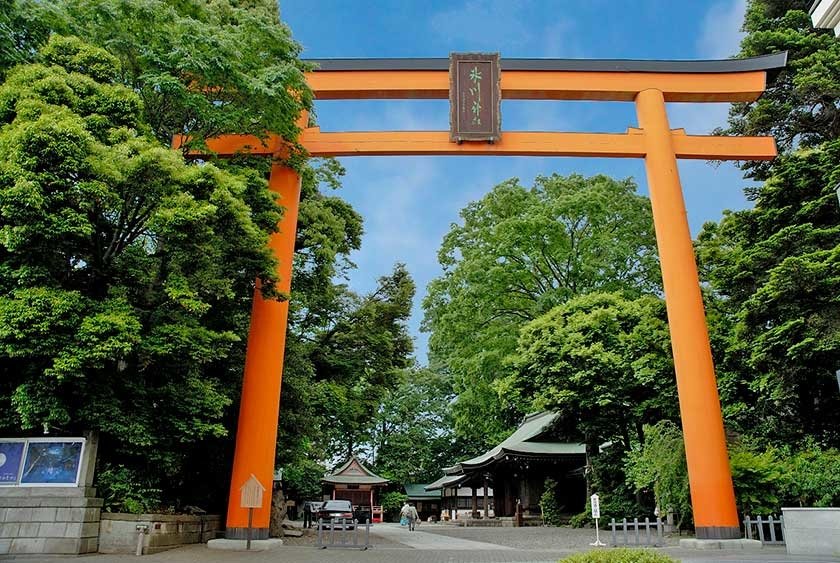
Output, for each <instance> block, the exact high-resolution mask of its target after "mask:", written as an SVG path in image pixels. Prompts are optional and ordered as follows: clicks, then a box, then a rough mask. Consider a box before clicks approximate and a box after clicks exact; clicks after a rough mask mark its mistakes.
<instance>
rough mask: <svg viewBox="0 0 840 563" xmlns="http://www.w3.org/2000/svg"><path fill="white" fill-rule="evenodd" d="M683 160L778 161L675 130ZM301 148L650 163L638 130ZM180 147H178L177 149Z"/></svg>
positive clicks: (253, 145) (358, 141) (338, 142)
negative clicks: (488, 140)
mask: <svg viewBox="0 0 840 563" xmlns="http://www.w3.org/2000/svg"><path fill="white" fill-rule="evenodd" d="M672 137H673V142H674V151H675V153H676V156H677V158H683V159H700V160H770V159H772V158H774V157H775V156H776V144H775V142H774V140H773V139H772V138H771V137H719V136H710V135H686V134H685V132H684V131H682V130H681V129H677V130H675V131H672ZM299 141H300V143H301V144H302V145H303V146H304V147H305V148H306V150H307V151H308V152H309V154H310V155H312V156H321V157H323V156H399V155H406V156H407V155H414V156H418V155H424V156H432V155H457V154H460V155H476V156H579V157H607V158H644V156H645V154H647V149H646V143H645V135H644V133H643V132H641V131H640V130H638V129H631V130H630V131H629V132H628V133H555V132H534V131H506V132H505V133H504V134H503V135H502V139H501V141H499V142H497V143H495V144H489V143H484V142H464V143H462V144H460V145H458V144H455V143H452V142H451V141H450V140H449V132H448V131H352V132H340V133H338V132H336V133H329V132H322V131H321V130H320V129H319V128H317V127H311V128H308V129H305V130H304V131H303V132H302V133H301V136H300V138H299ZM177 145H178V143H176V146H177ZM207 145H208V148H209V149H210V151H211V152H212V153H215V154H216V155H219V156H232V155H234V154H238V153H249V154H254V155H273V154H278V153H280V152H281V151H282V147H283V143H282V141H281V140H280V139H279V138H278V137H277V136H274V135H271V136H269V137H267V138H266V139H264V140H260V139H259V138H257V137H254V136H250V135H226V136H224V137H219V138H216V139H211V140H210V141H208V143H207Z"/></svg>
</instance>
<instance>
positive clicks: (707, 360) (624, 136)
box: [176, 53, 786, 539]
mask: <svg viewBox="0 0 840 563" xmlns="http://www.w3.org/2000/svg"><path fill="white" fill-rule="evenodd" d="M312 62H314V63H316V64H317V65H318V67H319V68H318V70H316V71H313V72H310V73H309V74H308V75H307V82H308V84H309V86H310V87H311V88H312V90H313V92H314V93H315V97H316V99H319V100H362V99H446V98H450V99H451V100H452V102H453V103H452V114H451V120H452V124H453V129H452V130H451V131H365V132H341V133H327V132H322V131H321V130H320V128H318V127H306V125H307V121H308V116H307V115H301V116H300V120H299V124H300V125H301V126H302V127H303V131H302V133H301V135H300V138H299V142H300V144H301V145H303V147H305V148H306V150H307V151H308V152H309V154H310V155H311V156H315V157H319V156H320V157H329V156H390V155H464V156H466V155H498V156H577V157H613V158H644V159H645V169H646V171H647V181H648V186H649V190H650V200H651V206H652V209H653V220H654V226H655V229H656V240H657V245H658V248H659V257H660V262H661V267H662V278H663V283H664V290H665V301H666V306H667V311H668V323H669V327H670V332H671V343H672V348H673V354H674V370H675V372H676V377H677V391H678V394H679V402H680V413H681V418H682V426H683V433H684V438H685V453H686V458H687V462H688V473H689V481H690V485H691V502H692V507H693V509H694V520H695V524H696V531H697V537H698V538H709V539H729V538H739V537H741V533H740V527H739V522H738V515H737V512H736V509H735V494H734V490H733V488H732V477H731V475H730V472H729V458H728V455H727V450H726V438H725V435H724V428H723V419H722V417H721V410H720V401H719V398H718V391H717V383H716V381H715V372H714V366H713V364H712V354H711V349H710V347H709V336H708V332H707V328H706V319H705V314H704V309H703V301H702V298H701V294H700V284H699V280H698V276H697V266H696V264H695V261H694V250H693V247H692V241H691V234H690V232H689V227H688V220H687V217H686V211H685V203H684V201H683V195H682V188H681V186H680V177H679V172H678V170H677V159H678V158H687V159H701V160H770V159H772V158H774V157H775V156H776V145H775V141H774V140H773V139H772V138H771V137H715V136H706V135H687V134H686V133H685V131H684V130H683V129H671V126H670V125H669V124H668V116H667V113H666V110H665V103H666V102H751V101H754V100H756V99H757V98H758V97H759V96H760V95H761V93H762V92H763V91H764V90H765V87H766V83H767V75H768V73H769V72H773V71H777V70H778V69H781V68H783V67H784V66H785V62H786V53H779V54H775V55H769V56H765V57H756V58H751V59H740V60H737V59H732V60H722V61H624V60H612V61H609V60H569V59H502V60H501V61H499V59H498V56H489V57H488V56H487V55H475V54H453V55H452V57H450V60H447V59H328V60H316V61H312ZM464 65H467V66H464ZM470 65H472V66H470ZM450 66H451V68H450ZM494 72H495V74H494ZM501 99H510V100H592V101H624V102H635V104H636V112H637V115H638V120H639V123H638V125H639V127H638V128H636V127H631V128H629V129H628V130H627V132H625V133H560V132H525V131H505V132H501V131H500V128H499V124H500V118H499V115H498V111H499V108H500V101H501ZM178 143H179V141H178V140H177V139H176V145H177V144H178ZM208 146H209V148H210V150H211V151H212V152H214V153H215V154H217V155H220V156H232V155H234V154H237V153H243V152H246V153H251V154H255V155H265V156H267V157H275V162H274V164H273V166H272V168H271V176H270V178H269V188H270V189H271V190H273V191H274V192H276V193H278V194H279V196H280V202H281V203H282V205H283V206H284V207H285V209H286V212H285V214H284V215H283V218H282V219H281V221H280V224H279V232H278V233H276V234H274V235H273V236H272V237H271V240H270V242H269V245H270V247H271V248H272V250H273V251H274V253H275V255H276V256H277V258H278V260H279V265H278V274H279V277H280V282H279V284H278V285H279V289H280V290H281V291H284V292H288V291H290V289H291V277H292V256H293V252H294V242H295V229H296V225H297V214H298V203H299V197H300V178H299V176H298V175H297V174H296V173H295V171H294V170H292V169H290V168H287V167H285V166H283V165H282V164H281V163H280V162H279V158H280V157H282V156H283V153H284V148H285V143H284V141H283V140H282V139H281V138H279V137H277V136H276V135H274V136H272V135H269V137H268V139H267V140H265V141H261V140H260V139H258V138H256V137H251V136H243V135H226V136H223V137H219V138H216V139H213V140H211V141H210V142H208ZM287 317H288V302H282V303H281V302H277V301H271V300H265V299H263V298H262V296H261V295H260V292H259V290H257V291H256V292H255V294H254V302H253V309H252V312H251V327H250V332H249V335H248V350H247V354H246V359H245V375H244V381H243V386H242V402H241V406H240V412H239V426H238V429H237V433H236V452H235V454H234V462H233V476H232V478H231V487H230V501H229V506H228V513H227V536H228V537H229V538H240V539H241V538H244V537H245V534H246V529H247V526H248V510H247V509H245V508H241V507H240V488H241V487H242V486H243V484H244V483H246V482H247V481H248V480H249V478H250V476H251V475H252V474H253V475H255V476H256V477H257V479H258V480H259V481H260V482H261V483H263V484H270V483H271V480H272V474H273V469H274V462H275V448H276V441H277V419H278V415H279V409H280V382H281V377H282V369H283V357H284V351H285V350H284V349H285V342H286V324H287ZM268 492H270V490H269V491H268ZM266 499H267V500H266V502H264V503H263V505H262V507H261V508H259V509H256V510H255V511H254V521H253V525H254V528H255V535H254V538H255V539H257V538H266V537H268V527H269V516H270V504H271V502H270V496H269V495H266Z"/></svg>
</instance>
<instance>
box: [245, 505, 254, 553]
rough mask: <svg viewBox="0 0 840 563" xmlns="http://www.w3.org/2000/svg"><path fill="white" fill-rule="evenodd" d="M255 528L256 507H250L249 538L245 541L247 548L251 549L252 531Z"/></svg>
mask: <svg viewBox="0 0 840 563" xmlns="http://www.w3.org/2000/svg"><path fill="white" fill-rule="evenodd" d="M253 529H254V509H253V507H248V539H247V541H246V542H245V550H246V551H251V532H252V531H253Z"/></svg>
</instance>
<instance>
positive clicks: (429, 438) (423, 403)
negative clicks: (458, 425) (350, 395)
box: [371, 368, 461, 483]
mask: <svg viewBox="0 0 840 563" xmlns="http://www.w3.org/2000/svg"><path fill="white" fill-rule="evenodd" d="M453 398H454V392H453V390H452V384H451V381H450V380H449V378H448V377H445V376H442V375H440V374H437V373H435V372H432V371H430V370H428V369H418V368H411V369H408V370H405V371H404V372H403V380H402V383H401V384H400V386H399V387H397V388H396V389H393V390H391V391H389V392H388V393H386V394H385V395H384V397H382V400H381V402H380V406H379V412H378V413H377V415H376V418H375V420H374V427H373V429H372V431H371V439H372V445H373V446H374V448H375V450H374V453H375V455H374V460H375V466H376V469H377V472H378V473H379V474H381V475H383V476H385V477H387V478H388V479H390V480H392V481H393V482H395V483H430V482H432V481H434V480H435V479H437V478H438V477H440V471H441V468H443V467H446V466H449V465H452V464H453V463H455V462H456V461H458V460H457V459H456V458H458V457H459V456H460V454H461V451H460V450H459V448H458V445H459V444H458V443H457V441H456V440H455V436H454V435H453V428H452V420H451V418H452V417H451V413H450V409H449V403H450V402H451V401H452V399H453Z"/></svg>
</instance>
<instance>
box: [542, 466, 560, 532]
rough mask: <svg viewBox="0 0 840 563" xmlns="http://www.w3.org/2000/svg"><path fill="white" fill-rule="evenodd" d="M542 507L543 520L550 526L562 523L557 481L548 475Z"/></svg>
mask: <svg viewBox="0 0 840 563" xmlns="http://www.w3.org/2000/svg"><path fill="white" fill-rule="evenodd" d="M540 508H542V512H543V520H544V521H545V523H546V524H548V525H549V526H559V525H560V505H559V504H557V481H555V480H554V479H552V478H551V477H548V478H547V479H546V480H545V490H544V491H543V494H542V496H541V497H540Z"/></svg>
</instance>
